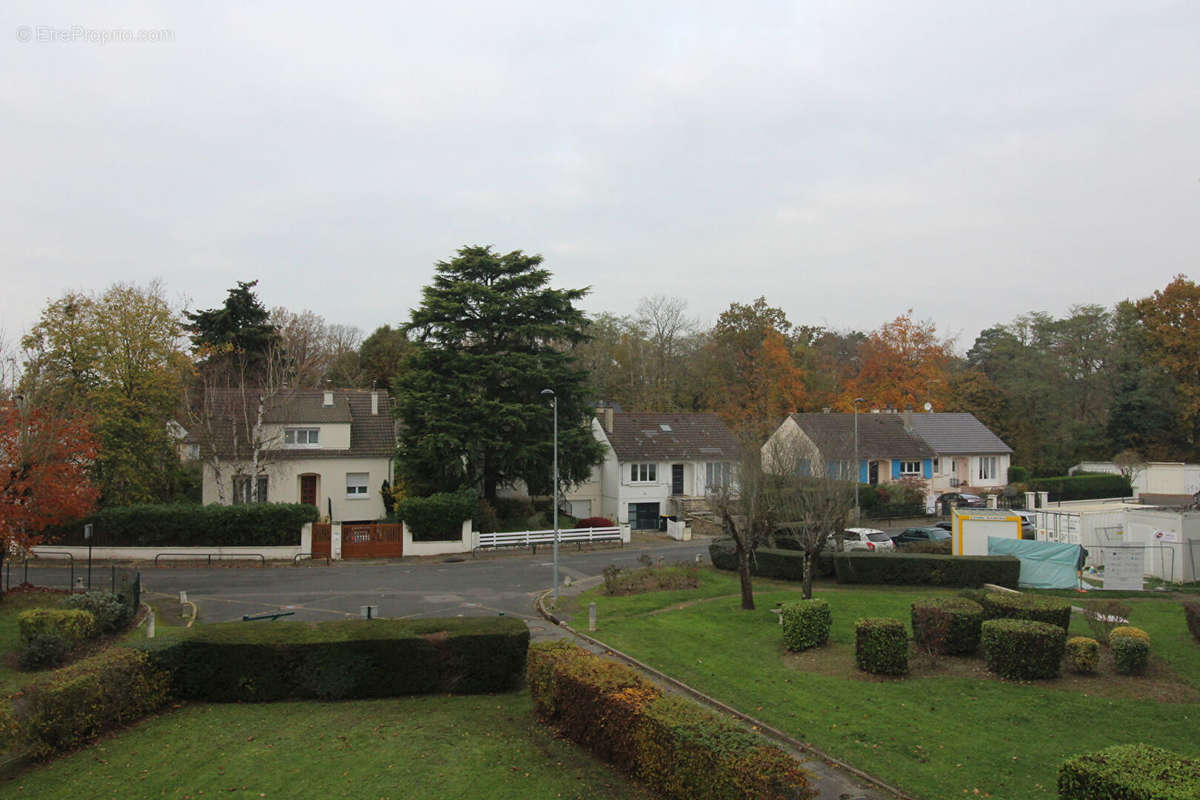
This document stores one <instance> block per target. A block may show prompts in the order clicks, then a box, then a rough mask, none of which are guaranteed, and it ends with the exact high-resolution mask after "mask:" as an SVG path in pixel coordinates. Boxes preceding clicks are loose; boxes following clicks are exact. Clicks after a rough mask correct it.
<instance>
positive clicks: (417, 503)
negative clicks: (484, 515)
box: [395, 490, 478, 542]
mask: <svg viewBox="0 0 1200 800" xmlns="http://www.w3.org/2000/svg"><path fill="white" fill-rule="evenodd" d="M477 504H478V500H477V498H476V497H475V493H474V492H473V491H470V490H465V491H461V492H441V493H439V494H431V495H429V496H428V497H404V498H401V499H399V500H397V501H396V508H395V514H396V518H397V519H402V520H404V523H405V524H406V525H407V526H408V529H409V530H410V531H412V538H413V541H414V542H444V541H453V540H455V539H461V538H462V524H463V522H464V521H465V520H468V519H471V518H472V517H473V516H474V515H475V512H476V508H477Z"/></svg>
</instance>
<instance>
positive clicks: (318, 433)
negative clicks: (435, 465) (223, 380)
mask: <svg viewBox="0 0 1200 800" xmlns="http://www.w3.org/2000/svg"><path fill="white" fill-rule="evenodd" d="M242 397H243V395H242V394H241V393H239V392H237V391H236V390H217V391H216V392H214V393H212V394H211V395H210V396H209V397H208V398H207V402H206V409H207V414H206V415H205V416H206V420H205V424H198V425H194V426H193V427H192V430H191V431H190V432H189V433H188V436H187V439H186V440H185V442H186V444H188V445H191V446H193V452H195V453H196V455H197V456H198V457H199V458H200V459H201V460H202V461H203V463H204V482H203V488H202V492H203V502H205V503H216V502H224V503H226V504H232V503H249V502H273V503H308V504H311V505H314V506H316V507H317V508H318V509H319V510H320V513H321V516H322V517H328V518H329V519H330V520H331V521H333V522H363V521H370V520H377V519H381V518H382V517H383V516H384V513H385V512H384V505H383V497H382V495H381V494H380V489H381V488H382V486H383V482H384V481H388V482H389V483H390V482H391V480H392V459H393V457H394V455H395V450H396V431H395V425H394V423H393V420H392V416H391V414H390V413H389V410H388V403H387V394H386V393H385V392H378V391H360V390H355V389H338V390H327V391H321V390H294V391H290V392H286V393H281V394H279V395H277V396H274V397H271V398H269V399H266V400H264V401H263V409H262V416H261V424H259V423H258V422H257V419H258V399H257V398H253V399H251V400H249V401H243V400H242ZM256 427H257V432H255V428H256ZM252 442H256V443H257V446H255V445H253V444H251V443H252ZM255 450H257V451H258V452H257V462H258V463H257V466H256V465H255V460H256V459H255V457H254V456H255V453H254V451H255Z"/></svg>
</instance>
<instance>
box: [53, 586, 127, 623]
mask: <svg viewBox="0 0 1200 800" xmlns="http://www.w3.org/2000/svg"><path fill="white" fill-rule="evenodd" d="M63 608H72V609H76V610H79V611H87V612H89V613H91V615H92V616H93V617H95V618H96V627H97V628H99V629H100V632H101V633H116V632H117V631H120V630H124V629H125V628H126V627H127V626H128V625H129V623H130V621H131V620H132V619H133V612H132V611H131V610H130V608H129V606H127V605H125V604H124V603H122V602H121V601H120V599H118V598H117V596H116V595H115V594H112V593H111V592H87V593H86V594H73V595H71V596H70V597H68V598H67V599H66V601H64V602H63Z"/></svg>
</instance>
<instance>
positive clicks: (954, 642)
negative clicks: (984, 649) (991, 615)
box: [912, 597, 983, 656]
mask: <svg viewBox="0 0 1200 800" xmlns="http://www.w3.org/2000/svg"><path fill="white" fill-rule="evenodd" d="M981 625H983V608H982V607H981V606H980V605H979V603H976V602H975V601H974V600H968V599H967V598H965V597H932V598H928V599H925V600H918V601H917V602H915V603H913V604H912V629H913V639H914V640H915V641H916V643H917V645H918V646H919V647H922V648H925V649H929V648H934V649H935V650H936V652H937V653H938V654H939V655H947V656H967V655H972V654H973V653H974V652H975V651H976V650H978V649H979V635H980V626H981ZM935 639H940V640H941V641H940V642H939V641H935Z"/></svg>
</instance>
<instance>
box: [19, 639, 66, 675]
mask: <svg viewBox="0 0 1200 800" xmlns="http://www.w3.org/2000/svg"><path fill="white" fill-rule="evenodd" d="M72 646H73V643H72V642H71V640H70V639H68V638H67V637H65V636H60V635H59V634H57V633H36V634H34V635H33V636H32V637H30V639H29V641H27V642H25V646H24V647H23V648H21V652H20V654H19V655H18V656H17V665H18V666H20V667H21V669H25V670H35V669H50V668H51V667H57V666H61V665H62V663H63V662H64V661H66V660H67V654H68V653H70V652H71V647H72Z"/></svg>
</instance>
